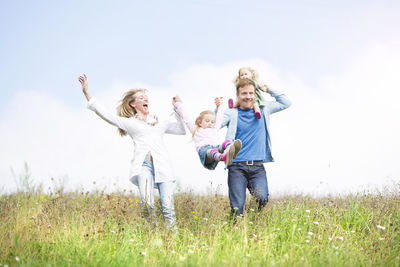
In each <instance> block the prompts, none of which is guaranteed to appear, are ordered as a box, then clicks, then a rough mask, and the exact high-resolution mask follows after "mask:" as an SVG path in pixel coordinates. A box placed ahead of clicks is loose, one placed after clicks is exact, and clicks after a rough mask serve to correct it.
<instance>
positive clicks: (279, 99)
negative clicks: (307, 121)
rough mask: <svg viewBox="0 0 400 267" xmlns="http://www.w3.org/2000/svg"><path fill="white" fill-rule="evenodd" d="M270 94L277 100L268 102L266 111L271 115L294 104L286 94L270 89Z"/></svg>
mask: <svg viewBox="0 0 400 267" xmlns="http://www.w3.org/2000/svg"><path fill="white" fill-rule="evenodd" d="M268 93H269V94H270V95H271V96H272V97H273V98H275V101H268V102H267V103H266V105H265V107H264V110H266V111H268V112H269V114H273V113H275V112H278V111H281V110H284V109H287V108H288V107H290V106H291V105H292V102H291V101H290V100H289V98H288V97H287V96H286V95H285V94H283V93H280V92H279V91H275V90H272V89H269V90H268Z"/></svg>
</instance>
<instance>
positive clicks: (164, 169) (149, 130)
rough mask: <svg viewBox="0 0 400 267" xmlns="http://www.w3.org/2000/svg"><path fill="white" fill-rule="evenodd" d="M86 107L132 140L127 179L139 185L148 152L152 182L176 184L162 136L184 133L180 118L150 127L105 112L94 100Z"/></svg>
mask: <svg viewBox="0 0 400 267" xmlns="http://www.w3.org/2000/svg"><path fill="white" fill-rule="evenodd" d="M88 108H89V109H90V110H93V111H94V112H96V114H97V115H99V116H100V117H101V118H102V119H104V120H105V121H107V122H108V123H110V124H112V125H114V126H116V127H118V128H120V129H122V130H124V131H125V132H126V133H127V134H128V135H129V136H130V137H131V138H132V140H133V143H134V145H135V146H134V153H133V158H132V161H131V167H130V176H129V177H130V181H131V182H132V183H134V184H135V185H138V181H137V178H138V175H139V174H140V172H141V167H142V164H143V161H144V159H145V157H146V155H147V153H148V152H150V153H151V155H152V157H153V163H154V178H155V182H156V183H162V182H168V181H175V176H174V172H173V168H172V165H171V163H170V158H171V157H170V156H169V155H168V152H167V149H166V147H165V144H164V140H163V136H164V133H169V134H181V135H184V134H186V131H185V126H184V124H183V122H182V121H181V119H180V118H179V116H177V115H176V116H175V117H176V118H177V121H161V122H159V123H158V124H156V125H155V126H150V125H148V124H147V123H145V122H144V121H141V120H138V119H136V118H133V117H131V118H125V117H120V116H117V115H115V114H112V113H111V112H108V111H107V110H106V109H105V108H104V107H103V106H102V105H101V104H99V103H98V102H97V101H96V99H95V98H94V97H92V98H91V99H90V101H89V102H88Z"/></svg>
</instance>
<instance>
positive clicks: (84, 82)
mask: <svg viewBox="0 0 400 267" xmlns="http://www.w3.org/2000/svg"><path fill="white" fill-rule="evenodd" d="M78 81H79V82H80V83H81V84H82V92H83V94H84V95H85V97H86V99H87V101H89V100H90V99H91V98H92V96H91V95H90V94H89V89H88V78H87V76H86V74H82V75H81V76H79V78H78Z"/></svg>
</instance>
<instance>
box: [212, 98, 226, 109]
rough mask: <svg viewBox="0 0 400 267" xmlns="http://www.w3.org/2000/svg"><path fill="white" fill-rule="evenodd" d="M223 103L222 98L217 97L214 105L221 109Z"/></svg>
mask: <svg viewBox="0 0 400 267" xmlns="http://www.w3.org/2000/svg"><path fill="white" fill-rule="evenodd" d="M222 102H224V101H223V98H222V97H216V98H215V100H214V103H215V105H216V106H217V107H219V106H220V105H221V104H222Z"/></svg>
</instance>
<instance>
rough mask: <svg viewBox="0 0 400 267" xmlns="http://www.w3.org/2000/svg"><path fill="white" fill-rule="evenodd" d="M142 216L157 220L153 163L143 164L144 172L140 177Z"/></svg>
mask: <svg viewBox="0 0 400 267" xmlns="http://www.w3.org/2000/svg"><path fill="white" fill-rule="evenodd" d="M138 186H139V194H140V200H141V204H142V216H143V217H147V218H151V220H152V221H153V222H155V220H156V216H155V210H154V168H153V163H152V162H151V161H145V162H143V166H142V171H141V173H140V175H139V177H138Z"/></svg>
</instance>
